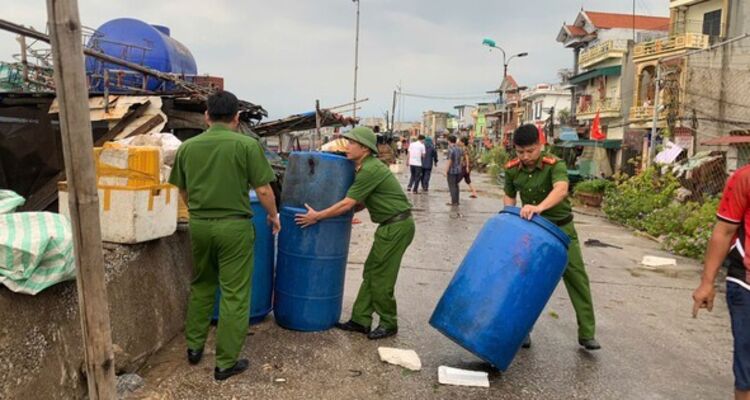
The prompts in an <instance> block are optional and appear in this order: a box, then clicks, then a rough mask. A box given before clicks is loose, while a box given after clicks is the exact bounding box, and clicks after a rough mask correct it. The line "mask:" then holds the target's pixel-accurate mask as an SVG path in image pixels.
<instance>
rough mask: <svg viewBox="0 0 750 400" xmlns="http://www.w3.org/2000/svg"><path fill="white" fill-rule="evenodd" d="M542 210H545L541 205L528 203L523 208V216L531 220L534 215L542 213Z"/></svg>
mask: <svg viewBox="0 0 750 400" xmlns="http://www.w3.org/2000/svg"><path fill="white" fill-rule="evenodd" d="M542 211H544V209H542V208H541V207H539V206H532V205H531V204H528V205H525V206H523V208H522V209H521V218H523V219H527V220H529V221H531V218H533V217H534V215H540V214H541V213H542Z"/></svg>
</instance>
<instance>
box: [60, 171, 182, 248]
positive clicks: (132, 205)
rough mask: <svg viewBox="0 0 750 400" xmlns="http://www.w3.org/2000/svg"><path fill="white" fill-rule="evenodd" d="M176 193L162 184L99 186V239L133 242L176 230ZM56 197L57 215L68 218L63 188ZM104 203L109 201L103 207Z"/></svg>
mask: <svg viewBox="0 0 750 400" xmlns="http://www.w3.org/2000/svg"><path fill="white" fill-rule="evenodd" d="M106 192H109V193H106ZM107 196H109V198H108V200H107ZM178 196H179V193H178V190H177V188H176V187H175V186H171V185H162V186H161V187H160V188H158V189H153V188H144V189H132V188H119V189H118V188H114V187H107V188H101V187H100V188H99V218H100V220H101V222H100V225H101V229H102V240H103V241H105V242H112V243H124V244H133V243H140V242H146V241H149V240H153V239H158V238H161V237H166V236H170V235H172V234H174V233H175V231H176V230H177V203H178ZM59 199H60V202H59V203H60V214H63V215H65V216H67V217H70V211H69V209H68V192H67V190H63V189H61V190H60V197H59ZM106 202H108V203H109V208H108V209H107V210H105V203H106ZM149 204H151V209H149Z"/></svg>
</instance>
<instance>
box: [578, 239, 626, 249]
mask: <svg viewBox="0 0 750 400" xmlns="http://www.w3.org/2000/svg"><path fill="white" fill-rule="evenodd" d="M583 245H584V246H586V247H612V248H614V249H620V250H622V247H620V246H615V245H613V244H609V243H606V242H602V241H601V240H598V239H588V240H586V241H585V242H583Z"/></svg>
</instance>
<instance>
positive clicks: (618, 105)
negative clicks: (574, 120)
mask: <svg viewBox="0 0 750 400" xmlns="http://www.w3.org/2000/svg"><path fill="white" fill-rule="evenodd" d="M621 109H622V102H621V101H620V99H618V98H614V97H607V98H604V99H603V100H595V101H593V102H591V103H584V104H580V105H578V107H576V115H578V116H584V115H587V114H596V112H597V111H599V112H600V113H618V114H619V113H620V112H621Z"/></svg>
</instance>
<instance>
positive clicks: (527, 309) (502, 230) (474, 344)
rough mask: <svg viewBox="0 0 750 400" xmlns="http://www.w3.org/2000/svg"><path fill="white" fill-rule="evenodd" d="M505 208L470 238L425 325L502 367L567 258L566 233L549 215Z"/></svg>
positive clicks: (542, 304) (512, 353) (556, 278)
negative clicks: (528, 214) (529, 214)
mask: <svg viewBox="0 0 750 400" xmlns="http://www.w3.org/2000/svg"><path fill="white" fill-rule="evenodd" d="M519 213H520V210H519V209H518V208H516V207H506V208H505V209H504V210H503V211H501V212H500V213H499V214H497V215H495V216H493V217H492V218H490V220H489V221H487V223H485V224H484V227H483V228H482V230H481V231H480V232H479V235H478V236H477V238H476V239H475V240H474V244H472V246H471V248H470V249H469V252H468V253H467V254H466V256H465V257H464V260H463V262H462V263H461V265H460V266H459V267H458V270H457V271H456V274H455V275H454V276H453V280H451V283H450V284H449V285H448V288H447V289H446V290H445V293H443V296H442V297H441V298H440V302H438V305H437V307H436V308H435V311H434V312H433V314H432V318H430V325H432V326H433V327H434V328H435V329H437V330H438V331H440V332H441V333H442V334H444V335H445V336H447V337H449V338H450V339H452V340H453V341H454V342H456V343H458V344H459V345H460V346H462V347H463V348H465V349H467V350H469V351H470V352H472V353H474V354H475V355H476V356H478V357H479V358H481V359H483V360H485V361H487V362H489V363H490V364H492V365H493V366H495V367H496V368H498V369H500V370H502V371H505V370H506V369H507V368H508V366H509V365H510V363H511V361H512V360H513V357H514V356H515V355H516V352H517V351H518V349H519V348H520V347H521V344H522V343H523V340H524V338H525V337H526V335H527V334H528V333H529V332H530V331H531V328H532V327H533V326H534V322H536V320H537V318H538V317H539V315H540V314H541V313H542V310H543V309H544V306H545V304H547V301H548V300H549V298H550V296H552V292H553V291H554V290H555V286H557V284H558V282H559V281H560V278H561V277H562V274H563V272H564V271H565V266H566V264H567V262H568V253H567V248H568V245H569V244H570V239H569V238H568V236H567V235H566V234H565V233H564V232H563V231H561V230H560V229H559V228H558V227H557V226H555V225H554V224H553V223H551V222H549V221H548V220H546V219H544V218H542V217H539V216H535V217H534V218H533V219H532V220H531V221H527V220H524V219H522V218H521V217H520V216H519Z"/></svg>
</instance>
